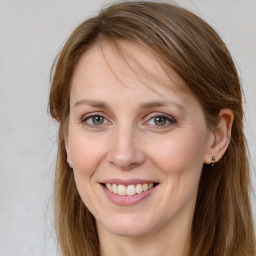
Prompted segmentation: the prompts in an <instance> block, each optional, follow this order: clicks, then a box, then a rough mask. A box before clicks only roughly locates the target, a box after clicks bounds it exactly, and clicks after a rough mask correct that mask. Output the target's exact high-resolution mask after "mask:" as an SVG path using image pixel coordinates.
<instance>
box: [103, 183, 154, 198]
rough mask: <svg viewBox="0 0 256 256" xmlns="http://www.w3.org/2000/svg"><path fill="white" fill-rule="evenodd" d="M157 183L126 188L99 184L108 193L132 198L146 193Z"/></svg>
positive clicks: (133, 185) (120, 185) (119, 185)
mask: <svg viewBox="0 0 256 256" xmlns="http://www.w3.org/2000/svg"><path fill="white" fill-rule="evenodd" d="M158 184H159V183H139V184H130V185H128V186H125V185H122V184H110V183H101V185H102V186H104V187H105V188H106V189H107V190H108V191H110V192H111V193H113V194H116V195H119V196H134V195H137V194H141V193H143V192H146V191H148V190H150V189H152V188H153V187H156V186H157V185H158Z"/></svg>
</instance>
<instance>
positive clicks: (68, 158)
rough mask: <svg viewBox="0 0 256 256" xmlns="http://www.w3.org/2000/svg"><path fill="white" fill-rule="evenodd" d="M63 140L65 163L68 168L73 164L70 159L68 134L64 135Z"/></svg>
mask: <svg viewBox="0 0 256 256" xmlns="http://www.w3.org/2000/svg"><path fill="white" fill-rule="evenodd" d="M64 142H65V149H66V153H67V164H68V165H69V167H70V168H72V167H73V166H72V161H71V158H70V153H69V145H68V135H64Z"/></svg>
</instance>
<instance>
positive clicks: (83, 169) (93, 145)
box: [69, 135, 105, 175]
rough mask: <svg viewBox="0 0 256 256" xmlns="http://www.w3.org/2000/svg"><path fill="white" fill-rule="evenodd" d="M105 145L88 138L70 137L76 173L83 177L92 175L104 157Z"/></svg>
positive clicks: (71, 153)
mask: <svg viewBox="0 0 256 256" xmlns="http://www.w3.org/2000/svg"><path fill="white" fill-rule="evenodd" d="M104 148H105V147H104V145H102V143H101V142H100V141H98V140H95V139H90V138H88V136H81V135H80V136H79V135H78V136H77V135H74V136H70V139H69V153H70V157H71V159H72V164H73V167H74V171H75V172H78V173H80V174H81V175H83V174H85V175H92V174H93V172H94V171H95V170H96V169H97V166H98V165H99V163H100V162H101V160H102V158H103V157H104V154H105V152H104Z"/></svg>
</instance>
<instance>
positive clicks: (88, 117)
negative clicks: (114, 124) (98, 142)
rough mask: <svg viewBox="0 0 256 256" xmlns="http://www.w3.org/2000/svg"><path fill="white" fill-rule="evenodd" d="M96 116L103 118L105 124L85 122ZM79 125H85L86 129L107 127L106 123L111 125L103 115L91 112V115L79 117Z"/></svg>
mask: <svg viewBox="0 0 256 256" xmlns="http://www.w3.org/2000/svg"><path fill="white" fill-rule="evenodd" d="M96 116H98V117H103V118H104V119H105V120H106V121H107V122H104V123H103V124H99V125H94V124H89V123H87V122H86V121H87V120H89V119H90V118H93V117H96ZM81 123H84V125H86V126H87V127H102V126H105V125H107V124H108V123H111V122H110V121H109V119H108V118H107V117H106V115H105V114H104V113H100V112H92V113H88V114H86V115H83V116H82V117H81Z"/></svg>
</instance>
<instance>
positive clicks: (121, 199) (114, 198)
mask: <svg viewBox="0 0 256 256" xmlns="http://www.w3.org/2000/svg"><path fill="white" fill-rule="evenodd" d="M101 187H102V188H103V191H104V193H105V195H106V196H107V198H108V199H109V200H110V201H111V202H113V203H115V204H118V205H121V206H132V205H135V204H138V203H140V202H141V201H143V200H144V199H146V198H147V197H149V196H150V195H151V194H152V193H153V192H154V190H155V187H153V188H151V189H149V190H147V191H145V192H142V193H140V194H136V195H134V196H120V195H117V194H114V193H112V192H110V191H109V190H108V189H107V188H105V187H104V186H101Z"/></svg>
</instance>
